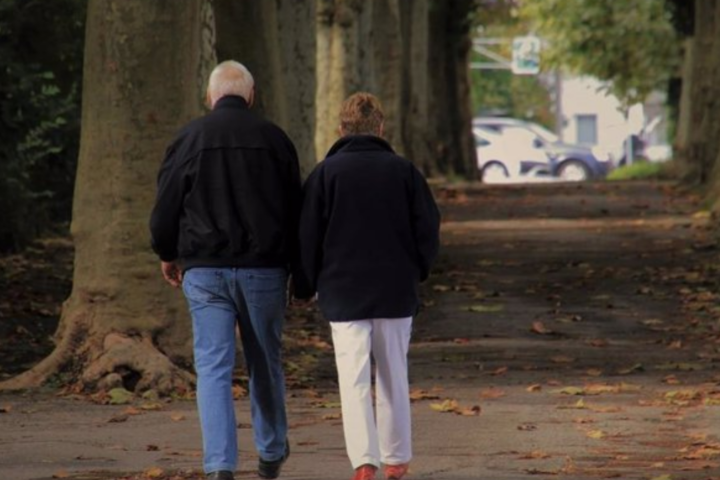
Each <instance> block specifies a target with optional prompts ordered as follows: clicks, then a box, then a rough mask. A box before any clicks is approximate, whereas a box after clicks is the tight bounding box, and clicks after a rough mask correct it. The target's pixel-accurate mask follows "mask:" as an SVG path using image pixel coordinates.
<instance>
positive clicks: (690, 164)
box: [683, 0, 718, 184]
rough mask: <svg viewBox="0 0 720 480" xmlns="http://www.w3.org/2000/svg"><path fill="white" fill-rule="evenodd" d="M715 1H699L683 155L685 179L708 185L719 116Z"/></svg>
mask: <svg viewBox="0 0 720 480" xmlns="http://www.w3.org/2000/svg"><path fill="white" fill-rule="evenodd" d="M716 3H717V2H716V0H696V3H695V36H694V45H693V55H692V62H693V64H692V73H691V77H692V83H691V86H690V100H689V101H690V113H689V122H690V135H689V138H688V141H687V149H686V150H685V152H684V154H683V159H684V161H685V168H684V170H685V178H684V180H685V181H686V182H688V183H693V184H706V183H707V182H708V180H709V174H710V170H711V168H712V163H713V162H714V160H715V152H714V151H710V149H709V147H710V138H708V136H707V135H708V134H709V133H710V132H711V130H712V125H711V124H712V118H713V116H716V115H718V113H717V108H715V105H716V104H717V101H716V98H715V97H714V93H715V92H714V90H715V84H716V83H717V80H716V77H713V70H714V63H715V61H714V59H713V53H714V52H716V50H715V48H716V47H715V44H716V43H718V42H716V41H715V40H716V37H717V29H716V9H717V6H716Z"/></svg>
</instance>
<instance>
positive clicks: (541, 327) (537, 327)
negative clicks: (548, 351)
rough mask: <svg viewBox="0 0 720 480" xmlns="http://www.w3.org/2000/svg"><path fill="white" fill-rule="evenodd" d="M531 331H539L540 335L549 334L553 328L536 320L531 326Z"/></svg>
mask: <svg viewBox="0 0 720 480" xmlns="http://www.w3.org/2000/svg"><path fill="white" fill-rule="evenodd" d="M530 331H531V332H533V333H537V334H539V335H549V334H551V333H553V331H552V330H550V329H549V328H547V327H546V326H545V324H544V323H543V322H540V321H536V322H533V323H532V327H531V328H530Z"/></svg>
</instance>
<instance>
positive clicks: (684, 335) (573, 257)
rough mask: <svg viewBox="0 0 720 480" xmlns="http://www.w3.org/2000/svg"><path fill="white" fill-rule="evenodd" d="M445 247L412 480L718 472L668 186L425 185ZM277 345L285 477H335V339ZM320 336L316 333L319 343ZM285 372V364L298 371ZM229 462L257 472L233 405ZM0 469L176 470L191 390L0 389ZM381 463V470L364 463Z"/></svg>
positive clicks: (717, 408)
mask: <svg viewBox="0 0 720 480" xmlns="http://www.w3.org/2000/svg"><path fill="white" fill-rule="evenodd" d="M438 198H439V199H440V200H441V203H442V209H443V219H444V224H443V250H442V255H441V259H440V262H439V265H438V268H437V270H436V273H435V274H434V275H433V276H432V278H431V279H430V280H429V281H428V283H427V285H425V286H424V287H423V303H424V307H423V311H422V313H421V314H420V316H419V317H418V318H417V319H416V322H415V327H414V336H413V344H412V347H411V354H410V357H411V367H410V368H411V383H412V385H411V390H412V396H413V420H414V431H413V437H414V451H415V459H414V460H413V463H412V468H411V472H410V476H409V477H408V478H410V479H412V478H416V479H433V480H475V479H488V480H490V479H492V480H521V479H522V480H533V479H556V478H565V479H572V480H585V479H598V478H620V479H647V480H680V479H688V480H696V479H697V480H699V479H703V480H711V479H712V480H718V479H720V372H718V371H717V366H718V364H720V363H719V362H720V322H719V321H718V320H719V319H720V309H719V308H718V293H717V292H718V278H719V276H718V268H719V267H718V266H717V265H720V261H719V260H720V259H719V258H718V253H719V252H720V251H719V250H718V248H717V245H716V244H715V242H714V241H713V240H712V235H711V232H710V230H709V229H708V226H707V224H708V218H707V215H705V214H703V213H702V212H700V210H701V206H700V203H699V202H698V200H697V199H696V198H694V197H692V196H689V195H687V194H684V193H682V192H680V191H679V190H678V189H677V188H675V187H674V186H672V185H671V184H653V183H626V184H619V185H611V184H604V183H599V184H582V185H580V184H569V185H537V186H532V187H530V186H528V187H520V186H503V187H495V188H485V187H478V186H473V187H461V186H458V187H454V188H438ZM307 321H308V320H307V318H305V319H301V318H300V317H297V318H295V319H291V320H290V322H289V337H293V336H294V335H295V334H296V333H297V332H298V331H299V330H304V331H305V333H306V334H307V332H311V333H312V334H313V335H316V336H317V338H315V337H313V338H314V339H315V340H313V341H312V342H306V343H305V345H306V348H305V350H302V352H300V353H298V351H297V350H293V354H292V355H291V356H290V358H289V361H290V362H292V363H291V364H289V370H290V371H291V377H292V382H291V383H292V385H293V388H292V389H291V390H290V392H289V394H290V398H289V399H288V408H289V415H290V424H291V430H290V439H291V445H292V455H291V457H290V460H289V461H288V463H287V465H286V466H285V468H284V470H283V474H282V477H281V478H285V479H288V480H292V479H298V480H300V479H349V478H350V476H351V473H352V472H351V470H350V467H349V465H348V461H347V459H346V456H345V451H344V446H343V438H342V428H341V420H340V418H339V408H338V403H337V402H338V398H337V395H336V393H335V387H334V379H333V365H332V353H331V352H330V351H329V350H328V348H327V346H326V345H324V344H323V342H322V339H325V340H327V329H326V328H325V325H324V323H323V322H321V321H314V322H312V323H303V322H307ZM318 339H319V340H318ZM298 372H300V373H298ZM236 405H237V410H238V414H239V416H238V420H239V426H238V428H239V434H240V443H241V459H242V465H241V467H240V471H239V473H238V475H237V478H257V477H256V476H255V473H254V466H255V463H256V455H255V453H254V451H253V449H252V446H251V441H250V439H251V430H250V425H249V422H250V415H249V409H248V401H247V399H245V398H241V399H239V400H238V401H237V403H236ZM0 412H2V413H0V480H11V479H12V480H25V479H33V480H38V479H50V478H72V479H85V480H95V479H117V478H132V479H145V478H160V479H165V478H173V476H175V477H176V478H188V477H191V476H192V475H191V474H189V473H188V472H192V471H197V468H198V465H199V462H200V458H199V457H200V451H199V435H198V425H197V414H196V412H195V406H194V403H193V402H190V401H173V402H169V403H163V402H161V403H158V402H152V401H147V400H145V401H144V400H139V401H137V402H135V403H134V404H133V405H132V406H128V405H116V406H109V405H97V404H94V403H91V402H89V401H87V400H86V399H74V398H60V397H56V396H53V395H52V393H47V392H46V393H32V394H26V395H0ZM378 478H380V477H378Z"/></svg>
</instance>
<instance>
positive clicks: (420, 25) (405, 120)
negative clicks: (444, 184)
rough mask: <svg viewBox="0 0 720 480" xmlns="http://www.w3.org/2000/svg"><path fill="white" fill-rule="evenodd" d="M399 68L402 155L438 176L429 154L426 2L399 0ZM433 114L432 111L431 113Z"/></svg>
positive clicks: (428, 66)
mask: <svg viewBox="0 0 720 480" xmlns="http://www.w3.org/2000/svg"><path fill="white" fill-rule="evenodd" d="M400 8H401V12H400V19H401V34H402V44H403V59H402V63H403V68H402V72H401V74H402V77H401V81H402V91H401V109H402V113H401V119H402V136H403V138H404V141H405V153H406V155H407V156H408V158H409V159H410V160H412V161H413V162H414V163H415V165H417V166H418V168H420V169H421V170H422V171H423V173H424V174H425V175H427V176H433V175H436V174H437V173H438V165H437V163H436V161H435V157H434V155H433V153H432V148H431V142H430V140H429V138H430V128H429V125H430V124H431V123H432V124H434V122H432V121H431V118H430V109H429V108H430V103H431V99H430V91H429V87H430V82H429V81H428V78H429V76H430V57H429V27H430V1H429V0H401V1H400ZM433 113H434V112H433Z"/></svg>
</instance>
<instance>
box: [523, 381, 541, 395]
mask: <svg viewBox="0 0 720 480" xmlns="http://www.w3.org/2000/svg"><path fill="white" fill-rule="evenodd" d="M525 390H527V391H528V392H531V393H532V392H539V391H540V390H542V385H540V384H539V383H534V384H532V385H530V386H529V387H527V388H526V389H525Z"/></svg>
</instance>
